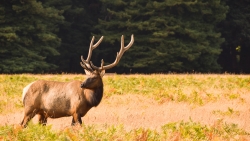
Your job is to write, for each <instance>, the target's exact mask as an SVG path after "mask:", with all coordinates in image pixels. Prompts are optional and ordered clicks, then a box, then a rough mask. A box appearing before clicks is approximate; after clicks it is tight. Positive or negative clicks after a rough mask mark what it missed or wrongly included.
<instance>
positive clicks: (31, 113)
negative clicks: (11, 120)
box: [21, 109, 36, 128]
mask: <svg viewBox="0 0 250 141" xmlns="http://www.w3.org/2000/svg"><path fill="white" fill-rule="evenodd" d="M35 115H36V110H33V111H32V110H31V109H28V110H25V112H24V117H23V120H22V122H21V126H22V127H23V128H25V127H26V126H27V123H28V122H29V121H30V120H31V119H32V118H33V117H34V116H35Z"/></svg>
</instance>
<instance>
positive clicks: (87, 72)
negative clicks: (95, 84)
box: [84, 69, 92, 75]
mask: <svg viewBox="0 0 250 141" xmlns="http://www.w3.org/2000/svg"><path fill="white" fill-rule="evenodd" d="M84 71H85V73H86V75H91V74H92V73H91V72H90V71H88V70H86V69H84Z"/></svg>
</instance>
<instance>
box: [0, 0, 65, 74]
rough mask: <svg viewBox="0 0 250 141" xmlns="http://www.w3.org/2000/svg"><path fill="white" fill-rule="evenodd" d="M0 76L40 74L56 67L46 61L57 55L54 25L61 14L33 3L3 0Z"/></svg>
mask: <svg viewBox="0 0 250 141" xmlns="http://www.w3.org/2000/svg"><path fill="white" fill-rule="evenodd" d="M0 10H1V14H0V22H1V27H0V37H1V40H0V52H1V54H0V57H1V58H2V59H1V60H0V72H1V73H20V72H43V71H48V70H53V69H54V68H55V67H56V66H55V65H53V64H50V63H48V62H47V61H46V58H47V57H49V56H53V55H58V54H59V53H58V51H57V50H56V49H55V48H56V47H58V46H59V45H60V42H61V40H60V38H58V36H57V35H56V32H57V31H58V27H57V26H56V24H57V23H59V22H60V21H62V20H63V19H64V18H63V16H62V15H61V13H62V11H59V10H57V9H54V8H53V7H44V5H42V3H41V2H38V1H36V0H25V1H19V0H13V1H8V0H4V1H3V2H1V4H0Z"/></svg>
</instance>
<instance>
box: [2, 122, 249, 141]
mask: <svg viewBox="0 0 250 141" xmlns="http://www.w3.org/2000/svg"><path fill="white" fill-rule="evenodd" d="M247 139H249V134H248V133H246V132H245V131H243V130H241V129H239V128H238V127H237V125H235V124H230V125H228V124H225V123H222V122H221V121H218V123H216V124H215V125H214V126H211V127H209V126H203V125H201V124H199V123H195V122H192V121H190V122H180V123H169V124H166V125H164V126H162V130H161V131H155V130H150V129H144V128H139V129H133V130H130V131H126V130H125V129H124V127H123V126H122V125H120V126H108V127H107V126H106V127H104V128H103V129H98V128H97V127H95V126H86V125H83V126H82V127H69V128H65V129H64V130H61V131H54V130H51V126H41V125H38V124H33V123H30V124H29V126H28V127H27V128H25V129H22V128H21V127H18V126H2V127H0V140H6V141H7V140H10V141H13V140H18V141H30V140H38V141H40V140H43V141H51V140H54V141H55V140H58V141H67V140H72V141H78V140H79V141H80V140H85V141H92V140H139V141H146V140H148V141H155V140H184V141H185V140H192V141H193V140H195V141H200V140H204V141H206V140H231V141H232V140H247Z"/></svg>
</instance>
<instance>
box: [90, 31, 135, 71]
mask: <svg viewBox="0 0 250 141" xmlns="http://www.w3.org/2000/svg"><path fill="white" fill-rule="evenodd" d="M133 43H134V35H133V34H132V35H131V40H130V42H129V44H128V45H127V46H126V47H124V36H123V35H122V37H121V49H120V51H119V52H117V55H116V59H115V61H114V62H113V63H112V64H109V65H106V66H103V64H104V61H103V60H102V62H101V67H96V66H94V65H93V63H92V62H90V65H91V66H92V68H93V69H95V70H107V69H110V68H112V67H114V66H116V65H117V64H118V63H119V61H120V59H121V57H122V55H123V53H124V52H125V51H127V50H128V49H129V48H130V47H131V46H132V45H133Z"/></svg>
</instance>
